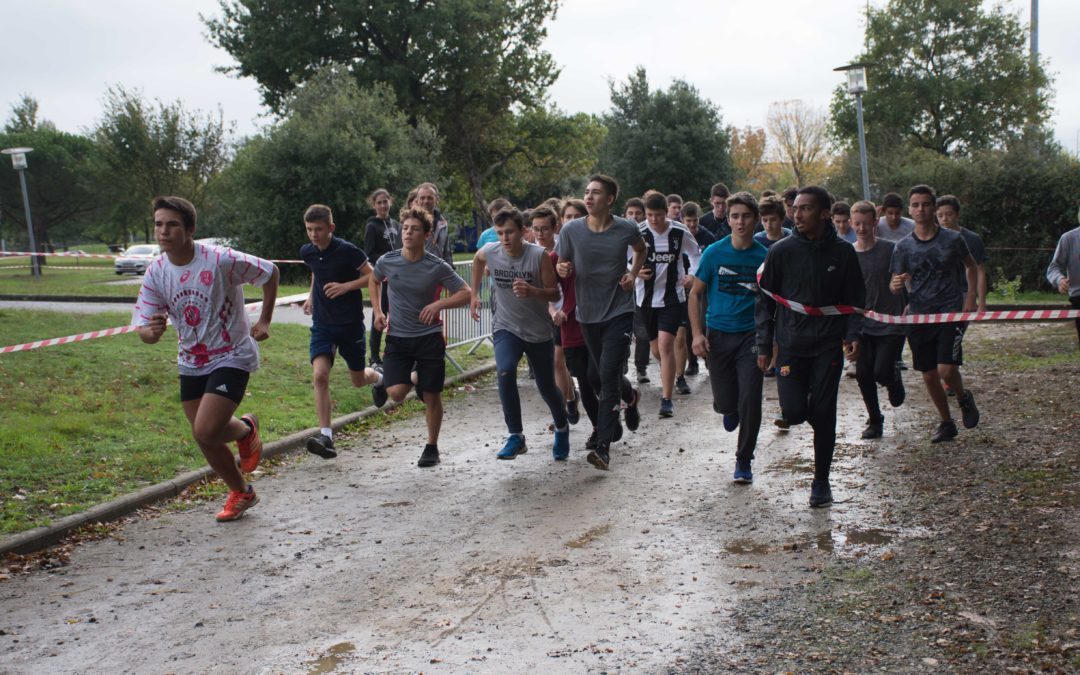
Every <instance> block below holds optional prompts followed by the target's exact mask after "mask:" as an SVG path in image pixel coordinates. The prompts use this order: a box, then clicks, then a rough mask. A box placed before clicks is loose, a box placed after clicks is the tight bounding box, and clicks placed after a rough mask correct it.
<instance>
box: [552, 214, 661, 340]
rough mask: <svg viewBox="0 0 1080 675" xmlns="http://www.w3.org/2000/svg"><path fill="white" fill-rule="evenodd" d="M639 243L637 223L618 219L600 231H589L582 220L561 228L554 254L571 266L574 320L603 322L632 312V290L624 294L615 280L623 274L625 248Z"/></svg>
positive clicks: (625, 270) (639, 233) (624, 268)
mask: <svg viewBox="0 0 1080 675" xmlns="http://www.w3.org/2000/svg"><path fill="white" fill-rule="evenodd" d="M639 241H641V230H639V229H638V225H637V223H635V222H634V221H632V220H627V219H626V218H620V217H618V216H616V217H615V218H614V222H612V223H611V227H609V228H608V229H606V230H604V231H603V232H593V231H592V230H590V229H589V226H588V225H587V224H586V223H585V218H578V219H576V220H571V221H570V222H569V223H567V224H566V225H563V228H562V231H561V232H560V233H559V243H558V244H557V245H556V246H555V251H556V252H557V253H558V254H559V260H569V261H570V262H572V263H573V264H574V291H575V292H576V293H577V310H576V311H577V319H578V321H580V322H581V323H603V322H605V321H610V320H611V319H614V318H615V317H617V316H620V315H622V314H628V313H632V312H633V311H634V291H633V287H631V289H630V290H629V291H624V290H623V289H622V288H621V287H620V286H619V279H621V278H622V277H623V275H624V274H626V272H627V269H626V247H627V246H633V245H634V244H636V243H637V242H639Z"/></svg>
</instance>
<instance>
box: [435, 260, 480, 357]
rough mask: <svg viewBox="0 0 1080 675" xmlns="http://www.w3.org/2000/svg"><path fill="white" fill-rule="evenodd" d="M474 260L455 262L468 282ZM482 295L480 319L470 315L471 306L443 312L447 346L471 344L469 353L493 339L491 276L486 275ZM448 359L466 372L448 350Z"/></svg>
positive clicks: (448, 347) (459, 274)
mask: <svg viewBox="0 0 1080 675" xmlns="http://www.w3.org/2000/svg"><path fill="white" fill-rule="evenodd" d="M472 266H473V264H472V261H471V260H463V261H461V262H456V263H454V271H456V272H457V273H458V276H460V277H461V278H462V279H464V280H465V282H466V283H468V284H472V268H473V267H472ZM480 297H481V298H482V299H483V304H482V305H481V306H480V320H479V321H473V318H472V317H471V316H469V306H468V305H465V306H464V307H457V308H455V309H450V310H447V311H445V312H443V316H442V320H443V335H444V336H445V337H446V348H447V349H448V350H449V349H451V348H453V347H463V346H465V345H469V344H471V345H472V346H471V347H470V348H469V352H468V353H469V354H472V353H473V352H475V351H476V350H477V349H478V348H479V347H480V345H482V344H484V341H485V340H487V341H490V340H491V332H492V328H491V321H492V312H491V277H489V276H488V275H486V274H485V275H484V282H483V284H482V286H481V288H480ZM446 359H447V360H448V361H450V363H451V364H453V366H454V367H455V368H457V369H458V371H459V372H462V373H463V372H465V369H464V368H462V367H461V364H460V363H458V362H457V360H456V359H454V357H453V355H451V354H450V352H449V351H448V352H447V353H446Z"/></svg>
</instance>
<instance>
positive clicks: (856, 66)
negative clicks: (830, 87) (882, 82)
mask: <svg viewBox="0 0 1080 675" xmlns="http://www.w3.org/2000/svg"><path fill="white" fill-rule="evenodd" d="M871 65H874V64H872V63H850V64H848V65H846V66H840V67H839V68H833V70H835V71H838V72H844V73H846V74H847V91H848V93H849V94H852V95H853V96H855V114H856V117H857V119H858V121H859V164H860V166H861V168H862V191H863V199H865V200H867V201H869V200H870V169H869V167H868V166H867V161H866V131H865V130H864V128H863V110H862V95H863V94H864V93H865V92H866V90H867V85H866V67H867V66H871Z"/></svg>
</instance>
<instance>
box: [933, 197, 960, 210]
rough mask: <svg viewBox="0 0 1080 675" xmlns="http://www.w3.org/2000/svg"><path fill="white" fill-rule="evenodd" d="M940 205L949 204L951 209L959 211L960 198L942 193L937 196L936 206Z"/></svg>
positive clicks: (939, 206)
mask: <svg viewBox="0 0 1080 675" xmlns="http://www.w3.org/2000/svg"><path fill="white" fill-rule="evenodd" d="M942 206H951V207H953V210H954V211H956V212H957V213H960V200H959V199H957V197H956V196H955V195H942V196H940V197H938V198H937V208H939V209H940V208H941V207H942Z"/></svg>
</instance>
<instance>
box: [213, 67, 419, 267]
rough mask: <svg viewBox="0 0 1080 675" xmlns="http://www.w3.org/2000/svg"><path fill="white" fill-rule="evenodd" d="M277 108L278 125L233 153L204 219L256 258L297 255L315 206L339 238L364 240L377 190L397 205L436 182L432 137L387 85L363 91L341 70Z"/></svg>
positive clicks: (326, 72) (328, 71)
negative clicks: (323, 209) (325, 212)
mask: <svg viewBox="0 0 1080 675" xmlns="http://www.w3.org/2000/svg"><path fill="white" fill-rule="evenodd" d="M282 108H283V110H284V117H283V118H282V119H281V120H280V121H279V122H277V123H276V124H274V125H272V126H271V127H269V128H268V129H266V130H265V131H264V132H263V133H261V134H259V135H258V136H255V137H253V138H250V139H248V140H247V141H246V142H245V143H244V144H243V145H242V146H241V147H240V149H239V150H238V151H237V154H236V158H235V159H234V160H233V162H232V164H231V165H230V166H229V167H228V169H226V171H225V172H224V174H223V175H222V177H221V180H220V181H219V182H218V183H217V185H216V186H215V188H214V193H215V194H216V195H218V198H217V199H215V200H213V201H214V202H215V203H216V204H217V207H216V208H215V209H213V211H212V212H211V213H210V214H208V225H209V226H211V227H213V228H214V231H215V233H220V234H225V235H228V236H231V237H233V238H235V239H236V241H237V244H238V245H239V246H241V247H242V248H244V249H247V250H250V251H251V252H253V253H257V254H258V255H262V256H266V257H271V258H275V257H276V258H295V257H296V252H297V249H298V248H299V247H300V246H301V245H302V244H303V243H304V242H306V240H307V238H306V236H305V234H304V227H303V218H302V216H303V213H304V210H305V209H306V208H307V207H308V206H309V205H310V204H312V203H322V204H326V205H328V206H330V208H331V209H332V210H333V212H334V221H335V223H336V224H337V234H338V235H339V236H341V237H344V238H346V239H349V240H351V241H353V242H355V243H360V242H362V241H363V231H362V225H363V223H364V222H365V220H366V216H367V215H368V213H369V212H370V209H369V208H368V207H367V205H366V203H365V199H366V197H367V195H368V194H369V193H370V192H371V191H372V190H373V189H375V188H377V187H385V188H387V189H389V190H390V192H391V194H393V195H394V196H395V197H396V198H397V204H398V205H403V203H404V197H405V194H406V193H407V192H408V190H409V189H410V188H411V187H412V186H414V185H416V184H417V183H418V182H421V181H422V180H427V179H430V178H434V177H436V176H437V172H438V167H437V157H438V150H439V144H438V138H437V136H436V134H435V132H434V130H433V129H432V128H431V127H430V126H429V125H427V124H425V123H423V122H420V123H419V124H418V125H417V126H415V127H413V126H410V124H409V122H408V119H407V118H406V115H405V113H404V112H402V111H401V110H399V109H398V108H397V107H396V105H395V103H394V95H393V92H392V91H391V90H390V89H389V88H388V87H386V86H383V85H375V86H372V87H364V88H361V87H360V86H359V85H358V84H357V83H356V80H355V79H354V78H352V77H351V75H350V74H349V73H348V72H346V71H345V70H344V69H339V68H334V67H328V68H325V69H323V70H322V71H319V72H318V73H316V74H315V75H313V76H312V77H311V78H309V80H308V81H307V82H306V83H305V84H304V86H303V87H301V88H299V89H297V90H296V91H294V92H293V93H292V94H290V95H289V97H288V98H287V99H286V100H285V101H284V103H283V105H282Z"/></svg>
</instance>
